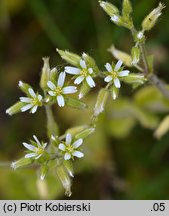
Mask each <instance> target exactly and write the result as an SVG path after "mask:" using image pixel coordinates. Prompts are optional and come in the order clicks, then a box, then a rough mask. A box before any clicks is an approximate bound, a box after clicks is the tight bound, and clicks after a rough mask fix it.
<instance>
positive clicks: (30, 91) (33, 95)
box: [28, 88, 36, 98]
mask: <svg viewBox="0 0 169 216" xmlns="http://www.w3.org/2000/svg"><path fill="white" fill-rule="evenodd" d="M28 92H29V94H30V95H31V96H32V97H33V98H36V94H35V92H34V90H33V89H32V88H29V89H28Z"/></svg>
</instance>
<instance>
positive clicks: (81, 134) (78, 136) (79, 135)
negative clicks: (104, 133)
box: [75, 127, 95, 139]
mask: <svg viewBox="0 0 169 216" xmlns="http://www.w3.org/2000/svg"><path fill="white" fill-rule="evenodd" d="M94 131H95V128H94V127H90V128H86V129H84V130H82V131H81V132H79V133H77V134H76V135H75V139H85V138H87V137H88V136H89V135H90V134H92V133H93V132H94Z"/></svg>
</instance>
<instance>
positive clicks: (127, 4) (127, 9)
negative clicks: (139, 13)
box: [122, 0, 133, 17]
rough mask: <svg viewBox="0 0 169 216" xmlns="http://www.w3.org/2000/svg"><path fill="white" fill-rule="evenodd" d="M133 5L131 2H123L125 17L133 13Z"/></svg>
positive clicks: (125, 0)
mask: <svg viewBox="0 0 169 216" xmlns="http://www.w3.org/2000/svg"><path fill="white" fill-rule="evenodd" d="M132 11H133V9H132V5H131V2H130V1H129V0H123V9H122V14H123V16H124V17H125V16H127V17H128V16H129V15H130V14H131V13H132Z"/></svg>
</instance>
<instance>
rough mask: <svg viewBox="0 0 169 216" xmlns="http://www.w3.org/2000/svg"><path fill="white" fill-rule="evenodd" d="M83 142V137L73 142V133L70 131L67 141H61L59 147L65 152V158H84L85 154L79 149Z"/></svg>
mask: <svg viewBox="0 0 169 216" xmlns="http://www.w3.org/2000/svg"><path fill="white" fill-rule="evenodd" d="M82 143H83V139H78V140H75V141H73V143H72V135H71V134H70V133H68V134H67V135H66V142H64V143H60V144H59V146H58V148H59V149H60V150H61V151H63V152H64V159H65V160H69V159H71V158H73V157H78V158H82V157H83V156H84V154H83V153H82V152H80V151H77V149H78V148H79V146H81V145H82Z"/></svg>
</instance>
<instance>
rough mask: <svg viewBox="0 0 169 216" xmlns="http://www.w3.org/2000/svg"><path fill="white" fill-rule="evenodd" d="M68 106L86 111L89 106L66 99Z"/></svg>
mask: <svg viewBox="0 0 169 216" xmlns="http://www.w3.org/2000/svg"><path fill="white" fill-rule="evenodd" d="M65 102H66V105H67V106H70V107H73V108H76V109H85V108H87V105H86V104H85V103H83V102H81V101H79V100H76V99H74V98H70V97H69V98H66V101H65Z"/></svg>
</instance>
